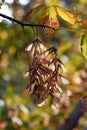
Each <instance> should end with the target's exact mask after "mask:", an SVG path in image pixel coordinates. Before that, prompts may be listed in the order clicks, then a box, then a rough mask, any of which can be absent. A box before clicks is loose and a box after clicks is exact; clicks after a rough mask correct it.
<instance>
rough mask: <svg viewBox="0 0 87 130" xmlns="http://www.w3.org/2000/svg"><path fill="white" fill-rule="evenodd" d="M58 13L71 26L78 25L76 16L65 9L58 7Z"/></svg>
mask: <svg viewBox="0 0 87 130" xmlns="http://www.w3.org/2000/svg"><path fill="white" fill-rule="evenodd" d="M56 11H57V13H58V15H59V16H60V17H61V18H62V19H64V20H65V21H67V22H69V23H70V24H75V23H76V19H75V16H74V14H72V13H71V12H69V11H66V10H65V9H63V8H62V7H60V6H56Z"/></svg>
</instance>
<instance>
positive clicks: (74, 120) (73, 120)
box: [56, 96, 87, 130]
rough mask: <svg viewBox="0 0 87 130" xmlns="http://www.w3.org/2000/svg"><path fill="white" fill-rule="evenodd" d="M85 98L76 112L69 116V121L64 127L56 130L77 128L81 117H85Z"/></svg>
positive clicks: (80, 101)
mask: <svg viewBox="0 0 87 130" xmlns="http://www.w3.org/2000/svg"><path fill="white" fill-rule="evenodd" d="M85 98H87V96H86V97H82V98H81V99H80V100H79V102H78V104H77V105H76V107H75V109H74V111H73V112H72V113H71V114H70V115H69V117H68V119H67V120H66V121H65V123H64V124H63V125H61V126H60V127H58V128H57V129H56V130H72V129H73V128H75V127H76V125H77V124H78V120H79V119H80V117H82V116H83V113H84V111H85V107H84V106H85Z"/></svg>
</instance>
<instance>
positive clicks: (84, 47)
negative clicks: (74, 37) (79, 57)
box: [81, 33, 87, 58]
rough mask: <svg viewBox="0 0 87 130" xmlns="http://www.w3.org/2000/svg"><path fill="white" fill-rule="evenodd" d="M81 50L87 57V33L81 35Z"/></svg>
mask: <svg viewBox="0 0 87 130" xmlns="http://www.w3.org/2000/svg"><path fill="white" fill-rule="evenodd" d="M81 51H82V54H83V56H84V57H85V58H87V33H85V34H83V35H82V36H81Z"/></svg>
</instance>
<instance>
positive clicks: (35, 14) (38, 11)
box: [25, 4, 47, 20]
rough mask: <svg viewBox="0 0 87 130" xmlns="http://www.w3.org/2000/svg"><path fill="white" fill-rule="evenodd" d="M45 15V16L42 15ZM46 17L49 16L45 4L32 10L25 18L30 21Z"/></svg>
mask: <svg viewBox="0 0 87 130" xmlns="http://www.w3.org/2000/svg"><path fill="white" fill-rule="evenodd" d="M42 14H43V15H42ZM45 15H47V12H46V6H45V5H44V4H41V5H39V6H37V7H35V8H33V9H31V10H30V11H29V12H28V13H27V14H26V16H25V19H26V20H30V19H33V18H39V19H41V18H42V17H44V16H45Z"/></svg>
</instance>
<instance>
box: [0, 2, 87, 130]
mask: <svg viewBox="0 0 87 130" xmlns="http://www.w3.org/2000/svg"><path fill="white" fill-rule="evenodd" d="M62 4H63V5H65V7H66V8H67V9H69V10H70V9H71V8H72V7H73V6H75V7H76V8H77V10H76V11H77V12H78V14H79V19H81V18H85V17H87V14H85V12H87V8H86V7H87V2H86V1H84V2H83V1H82V0H78V1H74V2H72V0H70V1H69V3H68V1H67V0H65V1H64V0H62V1H60V5H61V6H62ZM7 5H8V7H9V8H11V9H12V11H13V16H15V18H17V19H18V18H19V20H20V18H21V20H23V21H25V20H24V19H23V16H24V15H25V14H26V12H27V11H28V10H29V9H30V8H31V6H32V5H33V4H32V2H30V3H28V4H27V5H25V6H23V5H21V4H20V3H18V2H16V0H14V2H13V3H12V4H11V5H10V4H8V3H7ZM17 8H18V10H22V12H24V14H21V13H20V17H18V16H19V14H18V12H17V11H16V10H17ZM60 21H61V19H60ZM60 26H61V27H60V29H59V30H58V31H55V32H54V33H53V34H52V35H51V36H49V35H46V34H45V29H44V30H41V28H38V32H37V33H38V36H39V37H41V39H42V40H43V42H44V45H46V46H48V47H50V46H54V47H56V48H57V49H58V55H59V57H60V59H61V60H62V62H63V63H64V65H65V67H66V71H65V72H64V76H65V77H66V78H67V79H69V83H68V84H62V85H61V87H62V89H63V90H64V91H68V92H69V93H73V92H83V91H84V88H82V86H81V84H80V82H79V79H78V78H79V72H80V71H81V70H82V69H83V68H84V65H85V63H86V59H85V58H84V57H83V55H82V54H81V48H80V42H79V39H80V37H81V35H82V34H83V33H85V32H86V31H87V30H86V28H82V27H81V26H79V25H76V26H74V27H72V26H71V25H67V24H66V23H64V21H61V22H60ZM43 32H44V34H43ZM33 40H34V33H33V30H32V28H30V27H25V31H24V30H23V29H22V28H21V26H20V25H17V24H15V23H8V22H6V21H3V22H0V130H26V129H28V130H29V129H30V130H54V129H55V128H56V127H57V126H59V125H60V124H62V123H63V122H64V120H65V119H66V118H67V116H68V115H69V113H70V112H71V111H72V110H73V109H74V107H75V105H76V103H77V100H72V99H69V100H70V104H69V106H68V107H67V108H65V107H61V108H60V109H61V110H60V109H59V110H58V111H57V113H56V112H55V110H52V109H51V100H50V99H49V100H48V102H47V104H46V105H45V106H43V107H41V108H40V107H37V106H36V105H35V103H34V101H33V98H32V97H31V96H30V95H28V94H27V92H26V86H27V85H28V83H29V79H28V78H27V79H26V78H24V76H23V74H24V72H25V71H26V70H27V68H28V61H27V59H26V56H25V52H24V49H25V47H26V46H27V45H28V44H30V43H31V42H32V41H33ZM76 79H77V80H76ZM82 118H84V120H87V119H86V118H85V117H82ZM80 123H81V125H82V127H81V125H80ZM80 123H79V125H78V126H79V127H78V128H77V129H78V130H81V129H83V127H84V129H85V127H86V129H87V126H86V125H87V124H84V123H83V124H82V122H80Z"/></svg>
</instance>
